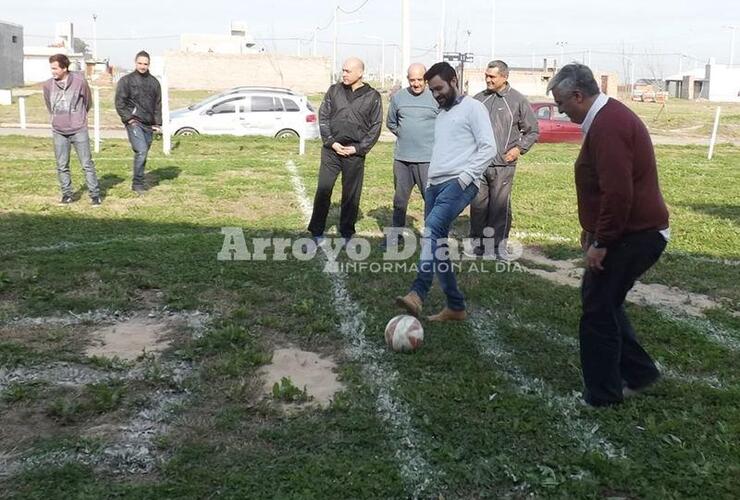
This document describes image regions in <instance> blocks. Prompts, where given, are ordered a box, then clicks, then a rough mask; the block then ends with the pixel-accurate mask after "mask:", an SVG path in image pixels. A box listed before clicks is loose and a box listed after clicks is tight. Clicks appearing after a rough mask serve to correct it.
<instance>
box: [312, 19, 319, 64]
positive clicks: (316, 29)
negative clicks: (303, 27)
mask: <svg viewBox="0 0 740 500" xmlns="http://www.w3.org/2000/svg"><path fill="white" fill-rule="evenodd" d="M318 35H319V27H318V26H316V27H315V28H314V29H313V56H314V57H316V54H317V51H316V38H317V37H318Z"/></svg>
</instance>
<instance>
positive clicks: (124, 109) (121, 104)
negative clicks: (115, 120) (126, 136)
mask: <svg viewBox="0 0 740 500" xmlns="http://www.w3.org/2000/svg"><path fill="white" fill-rule="evenodd" d="M126 82H127V80H126V78H125V77H124V78H121V80H119V82H118V85H116V112H117V113H118V116H120V117H121V121H123V123H128V122H129V120H131V118H133V115H132V114H131V111H129V109H128V94H129V89H128V85H127V83H126Z"/></svg>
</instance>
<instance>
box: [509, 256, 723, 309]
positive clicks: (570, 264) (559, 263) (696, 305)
mask: <svg viewBox="0 0 740 500" xmlns="http://www.w3.org/2000/svg"><path fill="white" fill-rule="evenodd" d="M522 259H523V260H525V261H529V262H533V263H535V264H538V265H544V266H550V268H552V269H554V270H553V271H550V270H544V269H534V268H531V267H529V268H525V269H526V271H527V272H529V273H532V274H535V275H537V276H540V277H542V278H545V279H546V280H549V281H552V282H554V283H557V284H559V285H566V286H572V287H579V286H580V285H581V277H582V276H583V269H582V268H580V267H578V264H579V259H574V260H553V259H550V258H548V257H546V256H545V255H543V254H542V253H541V252H539V251H538V250H536V249H533V248H527V249H525V251H524V254H523V255H522ZM627 300H628V301H630V302H632V303H635V304H639V305H647V306H652V307H656V308H659V309H668V310H671V311H674V312H679V313H684V314H688V315H690V316H697V317H703V316H704V311H706V310H708V309H714V308H717V307H721V304H720V303H718V302H715V301H714V300H712V299H710V298H709V297H707V296H706V295H702V294H699V293H692V292H687V291H684V290H681V289H679V288H676V287H668V286H665V285H660V284H657V283H651V284H645V283H640V282H637V283H635V286H634V287H633V288H632V290H631V291H630V293H629V294H628V295H627Z"/></svg>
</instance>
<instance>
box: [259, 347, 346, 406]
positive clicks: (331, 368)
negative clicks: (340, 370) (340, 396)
mask: <svg viewBox="0 0 740 500" xmlns="http://www.w3.org/2000/svg"><path fill="white" fill-rule="evenodd" d="M336 368H337V365H336V363H335V362H334V361H333V360H332V359H331V358H322V357H320V356H319V355H318V354H316V353H313V352H308V351H302V350H300V349H296V348H292V347H289V348H284V349H277V350H275V351H274V353H273V355H272V364H269V365H267V366H265V367H264V368H262V370H260V376H261V377H262V379H263V380H264V384H263V389H264V392H265V394H267V395H268V396H270V397H271V396H272V388H273V386H274V385H275V384H276V383H278V384H279V383H280V382H281V381H282V380H283V378H287V379H289V380H290V382H291V383H292V384H293V385H294V386H295V387H297V388H298V389H301V390H302V389H304V388H305V390H306V392H307V393H308V396H309V397H310V398H311V402H312V403H315V404H317V405H319V406H321V407H327V406H329V404H330V403H331V401H332V400H333V398H334V395H335V394H336V393H337V392H339V391H341V390H343V389H344V386H343V385H342V384H341V383H340V382H339V380H338V379H337V373H336Z"/></svg>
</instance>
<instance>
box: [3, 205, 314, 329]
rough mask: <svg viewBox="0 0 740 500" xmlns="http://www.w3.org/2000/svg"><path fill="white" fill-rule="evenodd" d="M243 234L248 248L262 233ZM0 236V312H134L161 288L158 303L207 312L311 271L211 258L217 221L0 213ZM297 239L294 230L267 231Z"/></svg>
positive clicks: (293, 263) (220, 241)
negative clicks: (144, 295) (143, 296)
mask: <svg viewBox="0 0 740 500" xmlns="http://www.w3.org/2000/svg"><path fill="white" fill-rule="evenodd" d="M243 231H244V237H245V240H246V244H247V248H248V251H249V252H250V253H251V252H252V251H253V250H254V248H255V246H254V243H253V242H252V238H258V237H264V230H259V231H258V230H252V229H250V228H244V229H243ZM0 234H3V235H4V236H6V238H3V239H2V241H0V278H2V283H1V286H0V303H3V304H4V306H3V307H0V315H1V314H3V313H4V312H8V313H12V314H16V313H17V314H22V315H28V314H32V315H39V314H48V313H57V312H66V311H72V312H85V311H88V310H95V309H100V308H109V309H111V310H115V309H120V310H137V309H139V308H140V307H141V304H139V303H138V301H139V299H140V297H141V291H142V290H152V289H156V290H158V291H162V303H163V305H164V304H167V305H168V306H170V308H172V309H199V308H202V309H204V310H211V309H212V308H213V306H214V304H215V305H216V306H218V305H219V304H220V305H228V304H229V303H232V302H234V301H236V300H237V299H238V298H239V297H240V296H243V295H244V294H245V288H248V287H253V288H255V289H256V290H265V291H267V290H269V289H270V288H274V286H273V282H274V280H285V279H287V278H288V275H294V276H300V275H302V274H307V275H308V274H311V272H310V269H306V263H302V262H299V261H297V260H295V259H293V258H292V257H291V258H290V259H289V260H287V261H274V262H273V261H272V259H271V257H270V258H268V261H267V262H258V261H252V260H246V261H236V262H226V261H222V260H219V259H218V254H219V252H221V250H222V248H223V246H224V236H223V234H221V227H220V226H218V227H215V226H199V225H195V224H188V223H175V224H168V223H156V222H142V221H141V220H124V219H94V218H86V217H75V216H74V215H52V216H38V215H29V214H4V215H0ZM302 236H303V233H302V231H296V232H291V231H284V232H276V233H274V234H273V237H275V238H278V237H282V238H289V239H297V238H299V237H302ZM272 251H273V249H272V248H268V249H267V251H266V253H267V255H268V256H270V255H271V253H272ZM312 267H315V266H309V268H312ZM302 279H303V278H301V280H302ZM297 286H302V285H297ZM305 286H306V287H309V285H308V284H306V285H305ZM249 294H251V292H250V293H249ZM6 306H7V307H10V309H7V307H6Z"/></svg>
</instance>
